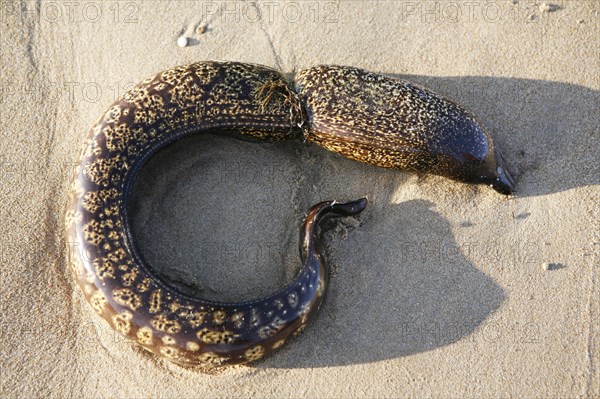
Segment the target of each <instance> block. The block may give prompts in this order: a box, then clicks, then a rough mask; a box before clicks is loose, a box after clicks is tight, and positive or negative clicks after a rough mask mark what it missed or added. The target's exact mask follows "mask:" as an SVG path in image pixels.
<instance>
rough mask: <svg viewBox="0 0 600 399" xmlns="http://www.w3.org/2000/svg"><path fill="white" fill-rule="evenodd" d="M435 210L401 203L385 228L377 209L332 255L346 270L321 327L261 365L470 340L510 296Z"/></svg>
mask: <svg viewBox="0 0 600 399" xmlns="http://www.w3.org/2000/svg"><path fill="white" fill-rule="evenodd" d="M432 205H433V204H432V203H430V202H428V201H423V200H411V201H407V202H404V203H401V204H399V205H397V206H396V207H394V209H393V211H392V212H388V215H387V217H386V218H385V220H386V221H387V222H386V223H383V221H382V220H379V221H378V220H375V219H378V218H381V219H383V218H382V217H378V216H374V215H376V212H377V213H379V214H381V213H382V212H383V210H378V209H371V216H368V218H369V219H370V220H368V222H367V223H365V224H364V225H363V226H361V227H360V229H357V230H353V231H350V232H349V233H348V238H347V240H345V241H343V242H339V241H338V244H336V245H335V247H336V250H335V251H334V253H333V255H334V256H333V257H332V256H328V258H329V259H330V260H331V262H330V263H333V264H334V267H335V265H337V264H340V265H343V267H342V266H340V267H335V271H334V275H333V276H332V279H331V282H330V286H329V290H328V293H327V297H326V299H325V302H324V305H323V306H322V308H321V312H320V313H319V315H318V316H317V317H316V319H315V320H314V322H313V323H312V324H311V325H310V326H309V328H307V330H306V331H305V333H304V334H303V335H302V336H301V337H299V338H298V339H297V340H296V342H294V343H292V344H290V345H287V346H286V347H284V348H283V349H282V350H281V352H280V353H279V354H277V355H276V356H273V357H271V358H269V359H268V360H265V361H264V362H263V363H260V364H258V365H257V367H282V368H304V367H306V368H310V367H329V366H339V365H349V364H361V363H370V362H376V361H380V360H385V359H393V358H397V357H401V356H407V355H411V354H415V353H420V352H426V351H430V350H433V349H436V348H439V347H442V346H446V345H449V344H452V343H454V342H457V341H459V340H463V339H468V338H467V337H468V336H469V335H471V334H472V333H473V331H474V330H475V329H477V328H478V327H479V326H481V325H482V324H483V323H484V321H485V320H486V319H487V318H488V317H489V316H490V315H491V314H492V313H493V312H494V311H495V310H496V309H498V308H499V307H500V305H501V304H502V302H503V301H504V298H505V295H504V292H503V290H502V288H501V287H500V286H499V285H498V284H496V283H495V282H494V281H493V280H492V279H491V278H490V277H488V276H487V275H485V274H484V273H482V272H481V271H479V270H478V268H477V267H476V265H473V264H472V263H471V262H470V261H469V260H468V259H467V258H465V256H464V255H463V252H462V249H461V248H460V247H459V245H458V244H457V243H456V242H454V240H453V238H452V231H451V227H450V225H449V223H448V222H447V220H446V219H445V218H444V217H442V216H441V215H439V214H438V213H437V212H435V211H433V210H431V209H430V208H431V206H432ZM377 207H378V206H377V205H376V206H375V208H377ZM388 211H389V209H388ZM390 213H391V214H390ZM382 237H383V238H382ZM386 237H387V239H386ZM333 240H335V237H333ZM329 242H332V241H329Z"/></svg>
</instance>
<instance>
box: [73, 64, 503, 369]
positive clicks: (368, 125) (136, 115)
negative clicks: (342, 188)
mask: <svg viewBox="0 0 600 399" xmlns="http://www.w3.org/2000/svg"><path fill="white" fill-rule="evenodd" d="M198 133H211V134H233V135H236V136H238V137H240V138H245V139H251V140H257V141H272V140H288V139H294V138H299V137H304V138H305V139H307V140H308V141H311V142H314V143H317V144H319V145H322V146H324V147H325V148H327V149H329V150H332V151H334V152H337V153H340V154H342V155H344V156H347V157H350V158H352V159H355V160H359V161H364V162H369V163H371V164H374V165H377V166H384V167H395V168H400V169H408V170H421V171H428V172H431V173H437V174H441V175H444V176H448V177H451V178H453V179H455V180H460V181H465V182H472V183H486V184H490V185H492V186H493V187H494V188H495V189H496V190H498V191H500V192H503V193H509V192H510V190H511V185H512V180H511V179H510V175H509V174H508V170H507V169H506V167H505V165H504V161H503V158H502V156H501V154H500V152H499V150H498V148H496V147H495V146H494V145H493V142H492V139H491V136H490V135H489V134H488V133H487V132H486V131H485V130H484V129H483V128H482V127H481V126H480V124H479V123H478V122H477V120H476V119H475V117H474V116H473V115H472V114H470V113H469V112H467V111H466V110H464V109H462V108H460V107H459V106H457V105H455V104H453V103H451V102H449V101H448V100H444V99H442V98H441V97H438V96H436V95H433V94H431V93H430V92H428V91H425V90H424V89H421V88H419V87H417V86H414V85H411V84H409V83H407V82H403V81H399V80H394V79H391V78H387V77H383V76H380V75H375V74H371V73H368V72H365V71H361V70H359V69H355V68H349V67H333V66H320V67H315V68H311V69H308V70H305V71H302V72H300V74H299V75H298V79H297V81H296V84H295V85H294V82H292V81H291V79H289V78H287V77H286V76H284V75H283V74H281V73H280V72H278V71H276V70H273V69H270V68H267V67H263V66H258V65H252V64H243V63H236V62H200V63H195V64H192V65H187V66H181V67H176V68H172V69H169V70H166V71H164V72H162V73H159V74H157V75H156V76H153V77H150V78H148V79H146V80H144V81H142V82H141V83H140V84H138V85H136V86H135V87H133V88H132V89H130V90H128V91H127V92H126V93H125V94H124V95H123V96H122V97H121V98H120V99H119V100H117V101H116V102H115V103H114V104H113V105H112V106H111V107H110V108H109V109H108V110H107V111H106V112H105V113H104V115H103V116H102V117H101V119H100V120H99V121H98V123H97V124H96V125H95V126H94V127H92V129H91V130H90V132H89V135H88V140H87V144H86V146H85V149H84V152H83V154H82V156H81V163H80V165H79V167H78V169H77V170H76V172H75V176H74V179H73V186H72V191H71V198H72V199H71V205H70V206H69V207H68V208H67V214H66V230H67V239H68V242H69V244H70V250H69V263H70V265H71V267H72V269H73V271H74V273H75V276H76V278H77V281H78V282H79V285H80V286H81V288H82V290H83V293H84V295H85V297H86V299H87V300H88V301H89V303H90V304H91V305H92V307H93V308H94V309H95V311H96V312H97V313H98V314H99V315H100V316H101V317H102V318H104V319H105V320H106V321H107V322H108V323H109V324H110V325H111V327H112V328H114V329H115V330H116V331H117V332H119V333H120V334H122V335H124V336H125V337H127V338H129V339H131V340H133V341H135V342H137V343H138V344H139V345H141V346H142V347H143V348H145V349H147V350H149V351H151V352H153V353H156V354H158V355H161V356H163V357H165V358H167V359H169V360H171V361H174V362H177V363H180V364H184V365H200V366H203V367H220V366H227V365H233V364H241V363H246V362H249V361H253V360H257V359H259V358H261V357H263V356H264V355H265V354H267V353H269V352H271V351H273V350H275V349H277V348H279V347H281V345H283V343H284V342H285V341H286V340H287V339H288V338H289V336H290V335H291V334H297V333H298V332H300V331H302V329H303V328H304V327H305V325H306V323H307V322H308V320H309V319H310V318H311V316H312V315H314V313H315V312H316V311H317V309H318V308H319V305H320V304H321V301H322V299H323V295H324V294H325V290H326V287H327V276H328V273H327V267H326V265H325V262H324V258H323V254H322V248H321V246H322V244H321V238H320V232H321V230H322V221H323V220H325V219H326V218H328V217H331V216H350V215H356V214H358V213H360V212H361V211H362V210H363V209H364V208H365V206H366V199H360V200H356V201H351V202H347V203H337V202H334V201H328V202H322V203H319V204H317V205H315V206H314V207H312V208H311V210H310V211H309V212H308V214H307V216H306V218H305V220H304V223H303V225H302V227H301V229H300V257H301V260H302V262H303V267H302V269H301V271H300V273H299V274H298V276H297V277H296V278H295V279H294V280H293V281H292V282H291V283H290V284H289V285H287V286H286V287H285V288H283V289H281V290H280V291H278V292H276V293H274V294H271V295H269V296H267V297H264V298H260V299H256V300H251V301H246V302H238V303H226V302H216V301H211V300H204V299H200V298H196V297H192V296H188V295H185V294H183V293H181V292H179V291H177V290H176V289H174V288H173V287H170V286H169V285H168V284H167V283H166V282H164V281H162V280H161V279H160V278H158V277H157V275H156V274H155V273H154V272H153V271H152V270H151V268H150V267H149V266H148V265H147V264H146V263H145V262H144V260H143V258H142V256H141V255H140V253H139V252H138V250H137V249H136V246H135V243H134V240H133V237H132V234H131V230H130V220H129V218H130V216H129V202H130V200H131V191H132V187H133V183H134V180H135V177H136V176H137V172H138V171H139V170H140V168H141V167H142V166H143V165H144V163H145V162H146V161H147V160H148V159H149V157H150V156H152V154H154V153H156V152H157V151H158V150H160V149H161V148H162V147H164V146H166V145H168V144H170V143H172V142H174V141H176V140H179V139H181V138H183V137H186V136H189V135H192V134H198Z"/></svg>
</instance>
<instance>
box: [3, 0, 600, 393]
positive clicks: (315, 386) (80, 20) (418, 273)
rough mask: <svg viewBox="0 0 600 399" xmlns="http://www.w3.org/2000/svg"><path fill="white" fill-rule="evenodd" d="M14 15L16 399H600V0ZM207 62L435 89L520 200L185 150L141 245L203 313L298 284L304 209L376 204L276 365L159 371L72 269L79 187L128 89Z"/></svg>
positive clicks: (364, 171)
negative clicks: (98, 136)
mask: <svg viewBox="0 0 600 399" xmlns="http://www.w3.org/2000/svg"><path fill="white" fill-rule="evenodd" d="M0 6H1V8H0V9H1V12H2V14H1V18H0V21H1V26H0V49H1V61H0V68H1V70H0V87H1V88H2V97H1V103H2V104H1V115H0V121H1V128H0V131H1V135H2V136H1V139H0V172H1V174H0V178H1V185H2V186H1V187H2V190H1V191H0V195H1V201H0V203H1V205H0V216H1V220H2V228H1V239H2V250H1V251H0V267H1V284H0V294H1V302H0V314H1V315H2V333H1V336H0V348H1V380H0V396H1V397H60V398H63V397H169V398H171V397H232V396H244V397H246V396H248V397H251V396H252V397H539V398H542V397H544V398H546V397H590V398H591V397H599V396H600V391H599V390H600V388H599V382H598V381H599V379H600V378H599V377H600V375H599V367H598V366H599V356H598V355H599V328H598V326H600V323H599V322H598V320H600V302H599V300H598V298H600V295H598V284H599V282H598V281H599V280H598V279H599V276H598V274H599V273H598V255H599V253H600V244H599V242H600V238H599V236H600V234H599V223H598V221H599V216H600V215H599V207H598V204H599V200H600V189H599V188H600V177H599V168H598V159H600V146H599V144H598V143H599V142H600V141H599V128H600V112H599V105H600V91H599V90H600V73H599V70H600V61H599V60H600V41H599V40H598V37H600V24H599V20H598V16H599V12H600V11H599V8H598V5H597V4H595V3H594V2H593V1H560V2H555V3H552V4H550V3H548V4H543V3H541V2H539V3H534V2H531V1H496V2H454V1H452V2H444V1H442V2H436V3H434V2H429V3H426V4H425V3H419V2H412V1H410V2H400V1H398V2H394V1H381V2H377V1H369V2H351V1H340V2H333V1H332V2H291V3H284V2H279V1H275V2H266V1H265V2H263V1H259V2H255V3H242V2H228V3H223V2H210V1H206V2H191V1H178V2H173V3H163V2H153V1H148V2H141V1H122V2H113V1H110V2H109V1H107V2H88V1H80V2H64V3H63V2H46V1H42V2H2V3H0ZM182 34H184V35H185V36H186V37H187V38H188V40H187V44H188V45H187V46H186V47H180V46H178V45H177V39H178V38H179V37H180V36H181V35H182ZM180 44H181V43H180ZM209 59H218V60H237V61H245V62H254V63H260V64H264V65H269V66H272V67H277V68H280V69H282V70H284V71H286V72H291V71H293V70H299V69H301V68H304V67H308V66H311V65H315V64H320V63H336V64H344V65H352V66H358V67H362V68H365V69H368V70H372V71H376V72H381V73H385V74H389V75H391V76H396V77H402V78H406V79H409V80H412V81H414V82H417V83H421V84H424V85H426V86H428V87H430V88H432V89H433V90H435V91H437V92H439V93H442V94H444V95H447V96H449V97H450V98H453V99H455V100H457V101H459V102H460V103H462V104H464V105H465V106H466V107H468V108H469V109H471V110H472V111H473V112H475V113H476V114H477V115H479V116H480V118H481V119H482V120H483V121H484V123H485V124H486V125H487V126H488V127H489V129H490V130H491V131H492V132H493V134H494V136H495V137H496V140H497V142H498V143H499V145H500V146H501V147H502V148H503V151H504V153H505V155H506V158H507V159H508V162H509V164H510V166H511V168H512V169H513V171H514V172H515V175H516V176H517V178H518V183H517V192H516V195H515V196H513V197H511V198H508V199H507V198H505V197H503V196H501V195H499V194H497V193H496V192H494V191H492V190H490V189H489V188H487V187H483V186H482V187H473V186H468V185H464V184H458V183H454V182H452V181H449V180H446V179H444V178H441V177H435V176H417V175H412V174H407V173H403V172H399V171H390V170H383V169H378V168H375V167H371V166H368V165H363V164H359V163H355V162H352V161H350V160H347V159H343V158H341V157H339V156H337V155H333V154H330V153H328V152H327V151H325V150H323V149H320V148H317V147H316V146H314V145H307V144H303V143H300V142H289V143H271V144H255V143H246V142H241V141H236V140H235V139H231V138H218V137H196V138H191V139H189V140H186V141H184V142H181V143H178V144H176V145H174V146H172V147H171V148H169V149H167V150H165V151H163V152H162V153H160V154H159V155H157V156H156V157H155V158H153V160H152V161H151V162H150V164H149V165H148V166H147V167H146V168H145V169H144V170H143V175H142V178H141V179H140V181H139V184H138V185H137V187H136V199H135V201H134V210H135V211H134V227H135V231H136V240H137V241H138V243H139V245H140V247H141V250H142V252H143V254H144V256H145V257H146V258H147V259H148V261H149V262H150V263H151V264H152V266H153V267H155V268H156V270H157V271H158V272H159V273H161V274H162V275H164V276H167V277H168V278H169V279H170V281H171V282H172V283H173V284H175V285H178V286H179V287H181V288H182V289H187V290H191V291H192V292H197V293H198V294H199V295H205V296H207V297H211V298H221V299H228V300H236V299H241V298H249V297H254V296H257V295H262V294H266V293H268V292H270V291H273V290H275V289H277V288H279V287H281V286H283V285H284V284H285V282H287V281H290V279H292V278H293V277H294V274H295V272H296V271H297V270H298V268H299V267H300V264H299V260H298V258H297V244H298V242H297V241H298V238H297V228H298V225H299V223H300V219H301V217H302V214H303V212H304V211H305V210H306V209H308V207H310V206H311V205H312V204H314V203H316V202H318V201H321V200H326V199H337V200H346V199H354V198H358V197H361V196H365V195H366V196H368V197H369V199H370V204H369V206H368V208H367V210H366V211H365V212H364V213H363V214H362V215H361V216H360V217H359V218H358V220H356V221H352V220H346V221H345V222H344V223H343V224H341V225H340V227H339V228H338V229H337V231H335V232H334V233H333V234H331V235H330V236H329V239H328V241H327V242H328V259H329V262H330V263H331V266H332V278H331V285H330V288H329V292H328V296H327V298H326V301H325V303H324V305H323V307H322V309H321V312H320V314H319V316H318V317H317V319H316V320H314V322H313V323H312V324H311V325H310V327H309V328H308V329H307V330H306V331H305V333H304V334H303V335H302V336H301V337H299V338H298V339H296V340H294V341H293V342H291V343H289V344H288V345H287V346H286V347H285V348H283V349H282V350H280V351H279V352H278V353H276V354H274V355H273V356H271V357H269V358H267V359H265V360H263V361H261V362H258V363H256V364H254V365H252V366H239V367H235V368H231V369H227V370H224V371H221V372H217V373H213V374H203V373H201V372H199V371H197V370H194V369H185V368H181V367H179V366H177V365H174V364H170V363H168V362H166V361H164V360H162V359H159V358H157V357H155V356H152V355H150V354H147V353H145V352H144V351H143V350H141V349H139V348H137V347H136V346H135V345H133V344H131V343H129V342H126V341H124V340H123V339H121V338H119V337H118V336H116V335H115V334H114V333H113V332H112V331H111V330H110V329H109V328H108V327H107V325H105V323H104V322H103V321H102V320H100V319H99V318H98V317H97V316H96V315H95V313H94V311H93V310H91V307H90V306H89V305H88V304H87V303H86V302H85V301H84V300H83V296H82V295H81V293H80V292H79V289H78V287H77V286H76V285H75V284H74V281H73V279H72V277H71V275H70V271H69V270H68V268H67V266H66V250H65V248H66V246H67V243H66V242H65V236H64V231H63V215H64V211H65V206H66V201H67V187H68V184H69V178H68V176H69V173H70V171H71V169H72V168H73V164H74V163H75V162H76V161H77V156H78V154H79V152H80V150H81V146H82V143H83V139H84V136H85V134H86V132H87V130H88V129H89V127H90V126H91V125H92V124H93V123H94V122H95V121H96V120H97V118H98V117H99V116H100V115H101V114H102V112H103V111H104V110H105V109H106V108H107V107H108V105H109V104H110V103H111V102H112V101H113V100H114V99H115V98H116V97H117V96H118V95H120V94H121V93H122V92H123V91H124V90H125V89H126V88H127V87H128V85H130V84H131V83H132V82H138V81H140V80H141V79H143V78H144V77H146V76H149V75H152V74H154V73H156V72H158V71H160V70H162V69H165V68H167V67H170V66H173V65H176V64H185V63H189V62H193V61H198V60H209Z"/></svg>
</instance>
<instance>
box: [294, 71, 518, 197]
mask: <svg viewBox="0 0 600 399" xmlns="http://www.w3.org/2000/svg"><path fill="white" fill-rule="evenodd" d="M296 91H297V92H298V93H300V97H301V101H302V103H303V104H304V105H305V107H306V112H307V114H308V115H307V116H308V125H309V126H310V130H309V132H308V134H307V139H308V141H311V142H314V143H316V144H319V145H321V146H323V147H325V148H327V149H328V150H330V151H333V152H336V153H338V154H341V155H343V156H346V157H348V158H351V159H354V160H357V161H361V162H367V163H370V164H373V165H376V166H381V167H386V168H395V169H402V170H412V171H420V172H427V173H433V174H437V175H441V176H446V177H449V178H451V179H454V180H458V181H462V182H467V183H477V184H488V185H491V186H492V187H493V188H494V189H495V190H496V191H498V192H500V193H502V194H510V193H511V191H512V185H513V179H512V177H511V175H510V172H509V171H508V169H507V167H506V164H505V161H504V158H503V157H502V154H501V152H500V150H499V149H498V148H497V146H495V145H494V143H493V139H492V136H491V135H490V134H489V133H488V132H487V131H486V129H485V128H484V127H483V125H482V124H481V123H480V122H479V121H478V120H477V118H476V117H475V115H473V114H472V113H471V112H469V111H467V110H466V109H464V108H463V107H461V106H460V105H458V104H456V103H454V102H452V101H450V100H448V99H445V98H443V97H442V96H440V95H438V94H435V93H433V92H431V91H429V90H427V89H424V88H422V87H419V86H417V85H415V84H412V83H409V82H406V81H403V80H400V79H393V78H390V77H387V76H383V75H378V74H375V73H372V72H367V71H364V70H361V69H358V68H351V67H342V66H331V65H322V66H316V67H313V68H309V69H306V70H303V71H301V72H300V73H299V74H298V76H297V77H296Z"/></svg>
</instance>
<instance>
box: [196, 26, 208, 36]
mask: <svg viewBox="0 0 600 399" xmlns="http://www.w3.org/2000/svg"><path fill="white" fill-rule="evenodd" d="M204 32H206V24H200V25H198V27H197V28H196V33H197V34H199V35H201V34H203V33H204Z"/></svg>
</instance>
